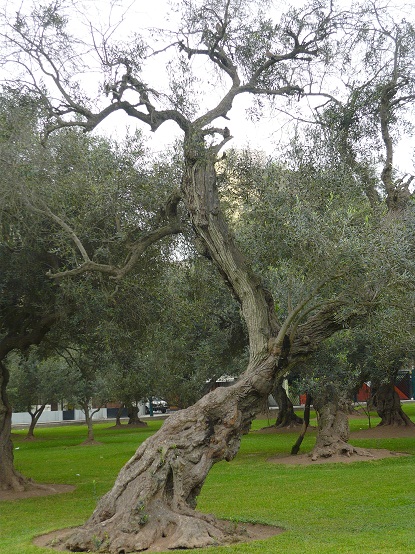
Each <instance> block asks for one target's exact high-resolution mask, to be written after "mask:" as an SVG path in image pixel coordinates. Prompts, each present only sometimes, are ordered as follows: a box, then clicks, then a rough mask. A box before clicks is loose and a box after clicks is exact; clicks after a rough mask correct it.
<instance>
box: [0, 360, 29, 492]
mask: <svg viewBox="0 0 415 554" xmlns="http://www.w3.org/2000/svg"><path fill="white" fill-rule="evenodd" d="M8 381H9V372H8V370H7V368H6V366H5V365H4V364H3V363H2V362H1V361H0V490H14V491H23V490H25V488H26V487H27V485H28V484H29V480H28V479H26V478H25V477H23V475H20V473H19V472H18V471H17V470H16V469H15V468H14V464H13V459H14V456H13V443H12V440H11V423H12V408H11V406H10V404H9V401H8V398H7V393H6V388H7V383H8Z"/></svg>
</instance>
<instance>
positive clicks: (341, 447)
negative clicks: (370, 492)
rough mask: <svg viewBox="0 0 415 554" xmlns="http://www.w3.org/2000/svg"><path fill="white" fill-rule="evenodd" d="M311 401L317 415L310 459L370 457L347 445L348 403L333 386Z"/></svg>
mask: <svg viewBox="0 0 415 554" xmlns="http://www.w3.org/2000/svg"><path fill="white" fill-rule="evenodd" d="M313 398H314V400H313V405H314V409H315V410H316V413H317V420H318V426H317V439H316V444H315V446H314V448H313V450H312V452H311V459H312V460H317V459H318V458H330V457H331V456H336V455H344V456H351V455H352V454H357V455H359V456H370V453H369V452H368V451H366V450H364V449H362V448H357V447H355V446H352V445H351V444H348V440H349V435H350V432H349V417H348V412H349V404H350V403H349V401H348V400H346V399H344V398H341V397H340V396H339V395H338V393H337V391H336V388H335V387H334V386H330V385H327V387H326V388H325V390H324V391H322V392H320V393H319V394H316V395H315V396H314V397H313Z"/></svg>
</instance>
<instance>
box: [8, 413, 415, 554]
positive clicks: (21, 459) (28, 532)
mask: <svg viewBox="0 0 415 554" xmlns="http://www.w3.org/2000/svg"><path fill="white" fill-rule="evenodd" d="M405 411H406V412H407V413H408V414H409V415H410V417H412V418H414V420H415V405H413V404H407V405H405ZM377 421H378V420H376V418H373V420H372V424H373V425H375V424H376V423H377ZM312 423H313V422H312ZM267 424H268V422H267V421H264V420H256V421H255V422H254V425H253V430H252V432H250V433H249V434H248V435H246V436H245V437H244V438H243V440H242V445H241V449H240V452H239V453H238V455H237V457H236V458H235V460H233V461H232V462H230V463H226V462H221V463H219V464H217V465H216V466H214V468H213V469H212V471H211V472H210V474H209V476H208V479H207V481H206V484H205V486H204V487H203V490H202V493H201V495H200V497H199V502H198V509H200V510H201V511H203V512H209V513H214V514H215V515H216V516H218V517H221V518H227V519H233V520H235V521H242V522H260V523H266V524H272V525H279V526H281V527H283V528H284V529H285V530H286V531H285V532H284V533H282V534H280V535H278V536H276V537H274V538H271V539H267V540H264V541H258V542H252V543H249V544H241V545H235V546H228V547H221V548H209V549H200V550H197V552H198V553H199V554H207V553H209V554H225V553H227V554H242V553H244V554H245V553H257V552H258V553H265V554H268V553H269V554H271V553H272V554H274V553H284V554H300V553H301V554H304V552H307V553H308V554H345V553H356V552H365V553H373V554H375V553H394V554H396V553H400V552H408V553H412V552H415V517H414V514H415V456H414V455H415V439H413V438H406V439H402V438H401V439H385V440H381V439H373V440H370V439H365V440H354V441H351V442H352V443H353V444H356V445H357V446H363V447H367V448H388V449H391V450H396V451H404V452H408V453H410V454H411V456H407V457H399V458H389V459H385V460H378V461H370V462H355V463H352V464H323V465H314V466H311V467H310V466H307V467H304V466H288V465H280V464H273V463H270V462H269V458H270V457H271V456H275V455H276V454H286V453H288V452H289V450H290V448H291V446H292V444H293V443H294V441H295V440H296V438H297V434H296V433H285V434H261V433H257V432H255V430H258V429H260V428H261V427H264V426H265V425H267ZM160 425H161V421H151V422H150V424H149V427H148V428H146V429H131V428H128V427H127V426H125V427H124V428H122V429H114V428H111V425H110V424H97V425H96V426H95V429H96V440H98V441H100V442H102V445H100V446H92V447H91V446H89V447H88V446H81V445H80V443H81V442H82V441H83V440H84V438H85V435H86V428H85V426H82V425H70V426H64V427H48V428H45V427H39V428H38V429H37V431H36V436H37V439H36V441H34V442H27V441H25V440H24V435H25V433H24V432H23V431H19V432H16V431H14V433H13V434H14V446H15V461H16V467H17V468H18V469H19V471H21V472H22V473H23V474H24V475H26V476H30V477H32V478H33V479H34V480H36V481H38V482H44V483H63V484H73V485H75V486H76V490H75V491H74V492H72V493H66V494H60V495H55V496H49V497H40V498H34V499H27V500H16V501H3V502H0V552H1V553H2V554H3V553H4V554H46V553H49V554H50V553H51V552H52V551H51V550H48V549H45V548H38V547H35V546H34V545H32V539H33V537H34V536H36V535H40V534H43V533H46V532H49V531H51V530H54V529H60V528H66V527H70V526H76V525H79V524H82V523H83V522H84V521H85V519H86V518H87V517H88V516H89V515H90V514H91V512H92V511H93V509H94V506H95V504H96V502H97V499H98V498H99V497H100V496H101V495H102V494H104V493H105V492H106V491H107V490H108V489H109V488H110V487H111V486H112V484H113V482H114V479H115V477H116V475H117V473H118V471H119V470H120V468H121V467H122V465H123V464H124V463H125V462H126V461H127V460H128V459H129V458H130V456H131V455H132V454H133V452H134V451H135V449H136V448H137V446H138V444H140V443H141V442H142V441H143V440H145V439H146V438H147V437H148V436H149V435H150V434H151V433H154V432H155V431H156V430H157V429H158V428H159V427H160ZM366 427H367V419H366V418H361V419H359V418H353V419H351V428H352V429H353V430H357V429H360V428H366ZM313 442H314V434H313V433H311V434H310V435H308V436H307V437H306V438H305V440H304V443H303V447H302V452H305V451H309V450H310V449H311V448H312V446H313Z"/></svg>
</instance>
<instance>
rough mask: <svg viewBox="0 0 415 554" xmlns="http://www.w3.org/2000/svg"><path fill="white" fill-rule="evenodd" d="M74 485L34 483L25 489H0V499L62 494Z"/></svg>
mask: <svg viewBox="0 0 415 554" xmlns="http://www.w3.org/2000/svg"><path fill="white" fill-rule="evenodd" d="M75 488H76V487H75V486H74V485H45V484H42V485H38V484H34V485H33V487H32V486H30V488H29V489H28V490H25V491H9V490H6V491H3V490H0V501H3V500H22V499H24V498H39V497H40V496H50V495H52V494H62V493H64V492H72V491H74V490H75Z"/></svg>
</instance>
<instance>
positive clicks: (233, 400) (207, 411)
mask: <svg viewBox="0 0 415 554" xmlns="http://www.w3.org/2000/svg"><path fill="white" fill-rule="evenodd" d="M185 153H186V167H185V174H184V178H183V197H184V198H185V199H186V208H187V209H188V212H189V214H190V217H191V221H192V224H193V228H194V231H195V234H196V237H197V241H198V243H199V245H200V246H201V247H202V248H203V251H204V253H205V255H206V256H208V257H209V258H210V259H212V261H213V262H214V263H215V265H216V266H217V267H218V269H219V271H220V272H221V274H222V276H223V277H224V279H225V281H226V282H227V284H228V285H229V286H230V288H231V290H232V292H233V293H234V295H235V296H236V298H237V299H238V300H239V302H240V304H241V309H242V313H243V316H244V318H245V321H246V325H247V328H248V333H249V344H250V361H249V365H248V368H247V370H246V372H245V373H244V375H243V376H242V377H241V378H240V380H239V381H238V382H237V383H236V384H235V385H233V386H231V387H224V388H222V387H220V388H217V389H216V390H214V391H212V392H210V393H209V394H207V395H206V396H204V397H203V398H202V399H201V400H200V401H199V402H197V403H196V404H195V405H194V406H191V407H190V408H187V409H186V410H181V411H179V412H176V413H175V414H172V415H171V416H170V417H169V418H168V419H167V420H166V421H165V423H164V425H163V426H162V427H161V429H160V430H159V431H158V432H157V433H156V434H155V435H153V436H152V437H150V438H149V439H147V440H146V441H145V442H144V443H143V444H142V445H141V446H140V447H139V448H138V450H137V452H136V453H135V455H134V456H133V457H132V458H131V460H130V461H129V462H128V463H127V465H126V466H124V468H123V469H122V470H121V472H120V474H119V476H118V478H117V480H116V483H115V485H114V487H113V489H112V490H111V491H110V492H109V493H107V495H105V496H104V497H103V498H102V499H101V501H100V502H99V504H98V506H97V508H96V510H95V512H94V513H93V515H92V517H91V518H90V519H89V520H88V522H87V523H86V524H85V525H84V526H83V527H82V529H81V530H78V531H77V532H75V534H74V535H73V536H72V537H71V538H70V539H69V541H68V543H67V545H68V547H69V548H70V549H71V550H74V551H85V550H88V549H90V550H97V543H99V544H100V547H99V548H100V549H101V550H100V551H102V552H111V553H116V554H120V553H121V552H123V553H126V552H134V551H140V550H145V549H147V548H149V546H150V545H152V544H154V543H155V542H157V540H159V539H160V538H161V537H169V546H168V548H195V547H204V546H208V545H212V544H221V543H224V542H227V541H229V540H234V537H232V535H233V533H234V530H233V533H232V532H230V531H229V529H226V527H224V526H223V524H221V523H219V522H218V521H216V520H215V518H213V517H212V516H206V515H203V514H200V513H198V512H196V511H195V507H196V500H197V496H198V494H199V492H200V490H201V488H202V485H203V483H204V481H205V479H206V477H207V475H208V473H209V471H210V469H211V467H212V466H213V464H215V463H216V462H219V461H221V460H227V461H229V460H232V459H233V458H234V456H235V455H236V453H237V452H238V449H239V444H240V440H241V436H242V434H243V433H246V432H247V431H248V430H249V427H250V425H251V422H252V419H253V418H254V417H255V415H256V414H257V413H258V412H259V411H260V409H261V407H262V405H263V402H264V399H265V398H267V396H268V394H269V393H270V392H271V390H272V386H273V383H274V381H275V378H276V374H277V362H278V361H279V360H280V358H281V351H282V347H283V341H284V336H280V335H281V334H279V333H278V326H277V324H276V321H275V310H274V305H273V301H272V298H271V296H270V295H269V293H267V292H266V291H265V290H264V289H263V287H262V286H261V284H260V282H259V280H258V279H257V277H256V276H255V275H254V274H253V273H252V272H251V270H250V268H249V267H248V264H247V263H246V261H245V259H244V258H243V256H242V254H241V253H240V252H239V250H238V249H237V248H236V246H235V245H234V242H233V239H232V237H231V235H230V232H229V230H228V227H227V224H226V222H225V220H224V218H223V216H222V214H221V210H220V208H219V199H218V195H217V188H216V172H215V167H214V164H215V158H216V154H214V155H212V152H211V151H209V149H206V148H205V147H204V145H203V137H200V136H196V137H194V136H190V137H189V136H188V137H187V141H186V144H185Z"/></svg>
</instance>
